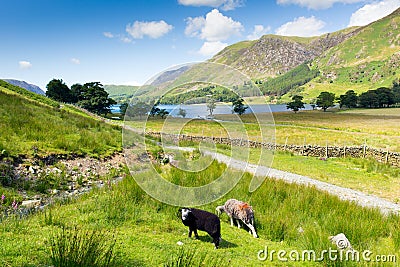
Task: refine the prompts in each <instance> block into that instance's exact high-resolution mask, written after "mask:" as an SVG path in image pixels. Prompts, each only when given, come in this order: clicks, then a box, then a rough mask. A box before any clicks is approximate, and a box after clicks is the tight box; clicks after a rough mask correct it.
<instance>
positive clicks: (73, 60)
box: [71, 58, 81, 65]
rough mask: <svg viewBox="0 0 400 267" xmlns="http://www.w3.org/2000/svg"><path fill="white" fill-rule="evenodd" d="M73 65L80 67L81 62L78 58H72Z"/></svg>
mask: <svg viewBox="0 0 400 267" xmlns="http://www.w3.org/2000/svg"><path fill="white" fill-rule="evenodd" d="M71 63H73V64H75V65H79V64H81V61H80V60H79V59H77V58H71Z"/></svg>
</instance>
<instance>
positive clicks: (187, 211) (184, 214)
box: [180, 208, 192, 221]
mask: <svg viewBox="0 0 400 267" xmlns="http://www.w3.org/2000/svg"><path fill="white" fill-rule="evenodd" d="M180 213H181V219H182V220H183V221H185V220H187V219H189V215H190V214H191V213H192V212H191V210H190V209H189V208H182V209H180Z"/></svg>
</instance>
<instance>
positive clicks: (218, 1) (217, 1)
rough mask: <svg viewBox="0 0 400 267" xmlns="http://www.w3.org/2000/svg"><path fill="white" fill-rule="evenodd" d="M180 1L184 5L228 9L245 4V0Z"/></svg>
mask: <svg viewBox="0 0 400 267" xmlns="http://www.w3.org/2000/svg"><path fill="white" fill-rule="evenodd" d="M178 3H179V4H181V5H184V6H209V7H221V9H222V10H224V11H228V10H233V9H235V8H237V7H241V6H243V4H244V0H178Z"/></svg>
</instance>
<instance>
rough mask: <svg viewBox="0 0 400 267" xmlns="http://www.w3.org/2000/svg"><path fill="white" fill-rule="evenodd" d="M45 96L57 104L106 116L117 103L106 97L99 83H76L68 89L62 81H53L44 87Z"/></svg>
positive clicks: (106, 94)
mask: <svg viewBox="0 0 400 267" xmlns="http://www.w3.org/2000/svg"><path fill="white" fill-rule="evenodd" d="M46 88H47V91H46V96H47V97H49V98H51V99H54V100H56V101H59V102H64V103H70V104H76V105H78V106H80V107H82V108H84V109H86V110H88V111H90V112H93V113H96V114H99V115H106V114H107V113H110V107H111V105H114V104H116V103H117V102H116V101H115V100H113V99H111V98H109V97H108V93H107V92H106V91H105V90H104V88H103V85H102V84H101V83H100V82H89V83H85V84H83V85H82V84H79V83H76V84H74V85H72V86H71V88H69V87H68V86H67V85H66V84H65V83H64V82H63V80H62V79H53V80H51V81H50V82H49V83H48V84H47V85H46Z"/></svg>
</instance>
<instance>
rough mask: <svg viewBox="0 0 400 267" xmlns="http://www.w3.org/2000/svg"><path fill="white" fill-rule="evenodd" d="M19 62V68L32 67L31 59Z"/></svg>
mask: <svg viewBox="0 0 400 267" xmlns="http://www.w3.org/2000/svg"><path fill="white" fill-rule="evenodd" d="M18 64H19V68H20V69H23V70H27V69H30V68H32V63H30V62H29V61H24V60H22V61H20V62H18Z"/></svg>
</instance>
